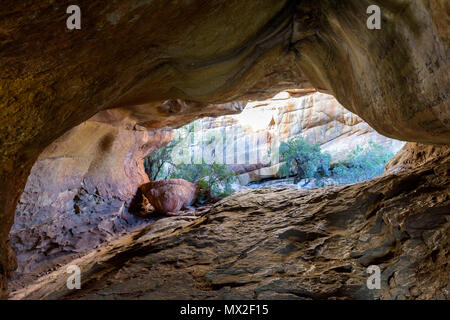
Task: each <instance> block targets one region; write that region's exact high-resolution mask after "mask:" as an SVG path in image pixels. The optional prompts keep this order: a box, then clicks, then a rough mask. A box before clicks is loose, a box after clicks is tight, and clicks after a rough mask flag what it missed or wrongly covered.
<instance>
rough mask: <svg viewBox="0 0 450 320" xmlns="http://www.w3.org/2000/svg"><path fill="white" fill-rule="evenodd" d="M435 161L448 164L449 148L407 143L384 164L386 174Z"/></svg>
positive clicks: (449, 158)
mask: <svg viewBox="0 0 450 320" xmlns="http://www.w3.org/2000/svg"><path fill="white" fill-rule="evenodd" d="M436 159H440V160H441V161H443V162H449V161H450V147H449V146H433V145H424V144H421V143H415V142H409V143H407V144H405V146H404V147H403V148H402V149H401V150H400V151H399V152H398V153H397V154H396V155H395V156H394V157H393V158H392V159H391V160H390V161H389V162H388V163H386V173H392V172H399V171H404V170H409V169H414V168H416V167H418V166H421V165H424V164H425V163H427V162H432V161H436Z"/></svg>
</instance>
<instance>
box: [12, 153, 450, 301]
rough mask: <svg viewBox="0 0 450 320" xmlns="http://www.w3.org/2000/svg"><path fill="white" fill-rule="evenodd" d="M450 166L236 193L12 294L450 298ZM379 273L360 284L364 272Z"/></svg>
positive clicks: (161, 222) (103, 247)
mask: <svg viewBox="0 0 450 320" xmlns="http://www.w3.org/2000/svg"><path fill="white" fill-rule="evenodd" d="M449 230H450V165H449V162H448V161H445V162H443V161H434V162H431V163H428V164H427V165H424V166H421V167H419V168H416V169H412V170H409V171H404V172H400V173H396V174H390V175H385V176H383V177H380V178H377V179H374V180H371V181H366V182H363V183H359V184H354V185H348V186H339V187H327V188H322V189H313V190H295V189H289V188H284V189H283V188H261V189H256V190H244V191H241V192H239V193H236V194H234V195H232V196H230V197H228V198H226V199H223V200H222V201H220V202H218V203H216V204H215V205H213V206H212V207H211V208H209V209H207V210H205V212H203V213H201V216H200V217H198V216H183V217H169V218H165V219H161V220H158V221H157V222H155V223H154V224H152V225H150V226H147V227H145V228H143V229H142V230H140V231H139V232H136V233H133V234H130V235H126V236H124V237H121V238H119V239H117V240H115V241H114V242H110V243H108V244H104V245H101V246H100V247H98V248H97V249H96V250H95V251H92V252H90V253H89V254H88V255H86V256H84V257H81V258H79V259H77V260H74V261H72V262H70V264H77V265H78V266H79V267H80V268H81V270H82V275H81V277H82V285H81V290H68V289H67V288H66V279H67V277H68V274H67V273H66V268H67V266H62V267H60V268H58V269H57V270H56V271H54V272H52V273H50V274H48V275H45V276H43V277H41V278H39V279H37V280H36V281H35V282H34V283H32V284H30V285H28V286H27V287H25V288H22V289H20V290H17V291H13V292H12V293H11V295H10V298H11V299H234V298H239V299H449V298H450V283H449V274H450V264H449V262H450V261H449V260H450V259H449V248H450V246H449V242H450V240H449V239H450V232H449ZM369 265H377V266H379V267H380V269H381V289H379V290H378V289H372V290H370V289H368V288H367V285H366V281H367V278H368V276H369V274H368V273H367V272H366V268H367V267H368V266H369Z"/></svg>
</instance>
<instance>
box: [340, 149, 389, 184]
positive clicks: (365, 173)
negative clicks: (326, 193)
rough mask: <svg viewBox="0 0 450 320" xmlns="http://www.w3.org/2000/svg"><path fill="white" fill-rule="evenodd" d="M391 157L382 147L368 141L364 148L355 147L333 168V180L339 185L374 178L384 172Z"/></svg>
mask: <svg viewBox="0 0 450 320" xmlns="http://www.w3.org/2000/svg"><path fill="white" fill-rule="evenodd" d="M393 156H394V154H393V153H391V152H386V151H385V150H384V148H383V146H381V145H379V144H376V143H374V142H373V141H369V144H368V145H367V146H365V147H360V146H357V147H356V148H355V149H354V150H352V151H351V152H350V154H349V155H348V157H347V159H345V160H344V161H341V162H339V163H338V164H337V165H336V166H335V167H334V168H333V170H332V176H333V179H334V180H336V181H337V182H338V183H339V184H347V183H355V182H360V181H364V180H369V179H372V178H375V177H376V176H379V175H380V174H382V173H383V172H384V167H385V165H386V163H387V162H388V161H389V160H390V159H391V158H392V157H393Z"/></svg>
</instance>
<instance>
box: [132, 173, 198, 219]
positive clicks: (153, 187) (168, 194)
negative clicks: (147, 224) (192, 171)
mask: <svg viewBox="0 0 450 320" xmlns="http://www.w3.org/2000/svg"><path fill="white" fill-rule="evenodd" d="M139 189H140V191H141V192H142V194H143V196H144V197H146V198H147V199H148V201H149V202H150V204H151V205H152V206H153V207H154V209H155V212H157V213H163V214H171V213H176V212H178V211H180V210H181V208H185V207H188V206H190V205H192V204H193V203H194V202H195V200H196V198H197V185H195V184H193V183H190V182H189V181H186V180H184V179H168V180H160V181H150V182H148V183H146V184H144V185H142V186H140V187H139Z"/></svg>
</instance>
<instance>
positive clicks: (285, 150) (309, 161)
mask: <svg viewBox="0 0 450 320" xmlns="http://www.w3.org/2000/svg"><path fill="white" fill-rule="evenodd" d="M280 156H281V160H282V161H283V163H282V165H281V167H280V169H279V172H278V174H279V175H280V176H282V177H286V178H288V177H290V176H292V175H294V176H295V179H294V183H298V182H299V181H300V180H302V179H306V182H305V184H304V185H303V186H305V185H307V184H308V183H310V182H311V181H312V179H315V180H316V183H318V184H320V185H323V178H324V177H327V176H329V174H330V172H329V168H330V162H331V155H330V154H329V153H322V151H321V150H320V145H319V144H317V143H316V144H309V143H308V142H307V141H306V140H305V138H303V137H295V138H292V139H290V140H289V141H287V142H282V143H281V144H280Z"/></svg>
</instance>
